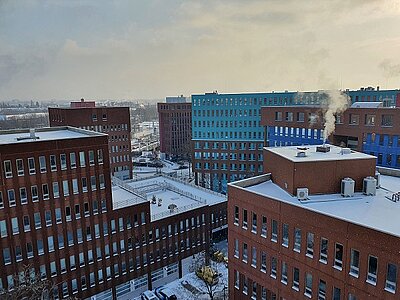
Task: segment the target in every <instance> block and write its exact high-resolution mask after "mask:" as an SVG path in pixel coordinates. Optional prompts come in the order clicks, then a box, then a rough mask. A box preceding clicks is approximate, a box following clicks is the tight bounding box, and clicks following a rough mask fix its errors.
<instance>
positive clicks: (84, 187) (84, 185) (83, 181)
mask: <svg viewBox="0 0 400 300" xmlns="http://www.w3.org/2000/svg"><path fill="white" fill-rule="evenodd" d="M87 190H88V188H87V180H86V177H82V191H83V192H87Z"/></svg>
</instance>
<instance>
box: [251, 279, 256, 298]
mask: <svg viewBox="0 0 400 300" xmlns="http://www.w3.org/2000/svg"><path fill="white" fill-rule="evenodd" d="M252 286H253V288H252V292H251V299H254V300H256V299H257V282H255V281H253V284H252Z"/></svg>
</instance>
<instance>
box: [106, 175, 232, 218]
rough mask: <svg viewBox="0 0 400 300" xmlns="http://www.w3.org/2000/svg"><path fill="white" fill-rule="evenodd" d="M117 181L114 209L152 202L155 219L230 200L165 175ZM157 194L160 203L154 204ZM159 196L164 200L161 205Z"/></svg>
mask: <svg viewBox="0 0 400 300" xmlns="http://www.w3.org/2000/svg"><path fill="white" fill-rule="evenodd" d="M113 182H114V183H116V184H117V186H114V187H113V189H112V196H113V207H114V209H118V208H122V207H127V206H131V205H135V204H137V203H141V202H146V201H148V202H150V213H151V217H152V220H157V219H161V218H165V217H168V216H170V215H171V214H177V213H181V212H185V211H188V210H191V209H195V208H198V207H202V206H206V205H214V204H217V203H220V202H224V201H226V200H227V198H226V196H225V195H222V194H219V193H216V192H213V191H210V190H208V189H205V188H201V187H198V186H195V185H193V184H189V183H187V182H184V181H180V180H177V179H172V178H169V177H167V176H162V175H157V176H153V177H148V178H144V179H140V180H127V181H123V182H122V181H118V180H116V179H113ZM153 196H155V197H156V199H157V201H156V204H151V200H152V198H153ZM132 199H135V200H132ZM158 199H162V203H161V206H158ZM171 204H174V205H176V207H175V209H174V210H171V209H169V208H168V207H169V206H170V205H171Z"/></svg>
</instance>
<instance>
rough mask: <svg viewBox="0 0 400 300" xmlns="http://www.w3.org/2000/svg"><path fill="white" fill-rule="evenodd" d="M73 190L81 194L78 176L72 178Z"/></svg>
mask: <svg viewBox="0 0 400 300" xmlns="http://www.w3.org/2000/svg"><path fill="white" fill-rule="evenodd" d="M72 192H73V193H74V195H77V194H79V188H78V179H76V178H73V179H72Z"/></svg>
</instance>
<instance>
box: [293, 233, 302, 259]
mask: <svg viewBox="0 0 400 300" xmlns="http://www.w3.org/2000/svg"><path fill="white" fill-rule="evenodd" d="M293 250H294V251H296V252H298V253H300V251H301V229H300V228H295V229H294V245H293Z"/></svg>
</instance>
